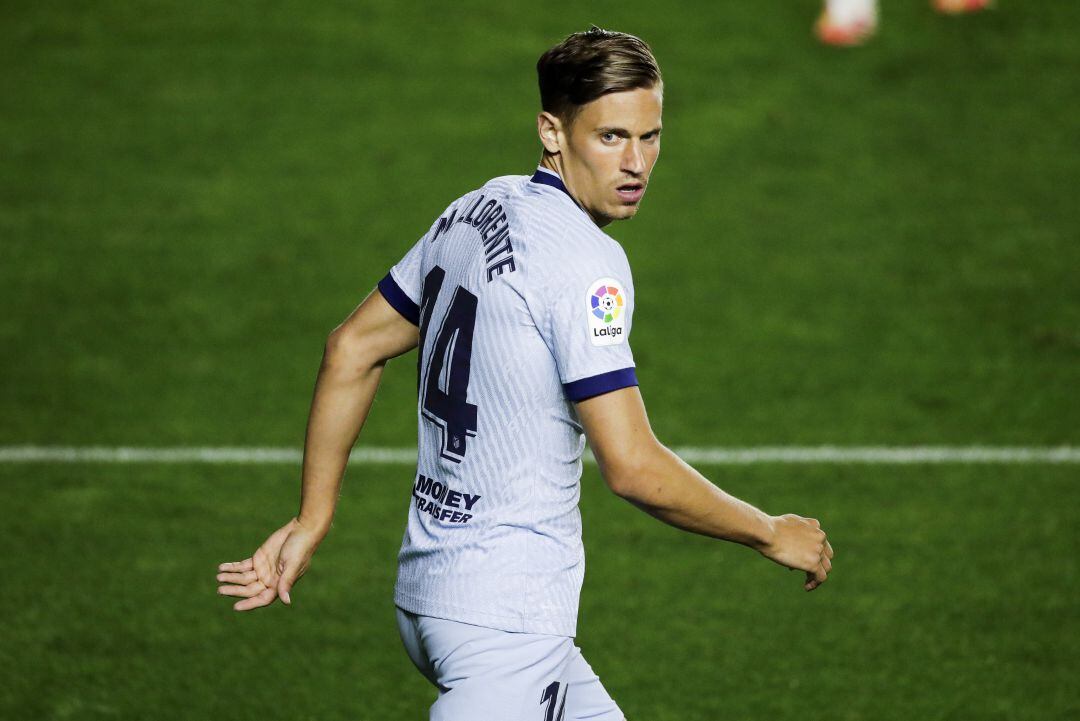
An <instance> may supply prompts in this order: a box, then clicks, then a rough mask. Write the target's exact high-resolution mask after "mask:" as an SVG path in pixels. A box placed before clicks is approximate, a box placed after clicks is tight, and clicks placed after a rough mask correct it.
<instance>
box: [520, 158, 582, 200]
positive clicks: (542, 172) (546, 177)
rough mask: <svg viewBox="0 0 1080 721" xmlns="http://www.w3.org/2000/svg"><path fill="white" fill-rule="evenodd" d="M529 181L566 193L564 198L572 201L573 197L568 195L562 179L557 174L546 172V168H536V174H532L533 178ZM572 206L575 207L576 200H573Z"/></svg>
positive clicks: (568, 192)
mask: <svg viewBox="0 0 1080 721" xmlns="http://www.w3.org/2000/svg"><path fill="white" fill-rule="evenodd" d="M529 180H531V181H532V182H534V183H540V184H541V185H550V186H551V187H552V188H558V189H559V190H561V191H562V192H564V193H566V196H567V197H568V198H570V200H574V196H572V195H570V191H569V190H567V189H566V185H565V184H563V182H562V178H560V177H559V174H558V173H556V172H554V171H551V170H548V169H547V168H543V167H540V168H537V169H536V172H535V173H533V176H532V177H531V178H529ZM574 205H577V201H576V200H574Z"/></svg>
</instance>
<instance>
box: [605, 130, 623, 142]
mask: <svg viewBox="0 0 1080 721" xmlns="http://www.w3.org/2000/svg"><path fill="white" fill-rule="evenodd" d="M618 137H619V136H617V135H616V134H615V133H613V132H611V131H610V130H609V131H607V132H604V133H600V140H601V141H602V142H604V143H607V144H608V145H611V144H612V143H614V142H615V141H616V140H617V139H618Z"/></svg>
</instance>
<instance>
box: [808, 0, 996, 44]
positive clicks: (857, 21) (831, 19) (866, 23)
mask: <svg viewBox="0 0 1080 721" xmlns="http://www.w3.org/2000/svg"><path fill="white" fill-rule="evenodd" d="M991 3H992V0H931V2H930V4H931V5H932V6H933V7H934V9H935V10H937V11H938V12H940V13H945V14H947V15H960V14H963V13H971V12H978V11H980V10H985V9H987V8H988V7H990V5H991ZM877 26H878V3H877V0H825V5H824V7H823V8H822V10H821V15H820V16H819V17H818V19H817V22H816V23H815V24H814V33H815V34H816V35H817V37H818V40H820V41H821V42H823V43H825V44H826V45H835V46H838V47H854V46H856V45H862V44H863V43H865V42H866V41H867V40H869V39H870V38H871V37H873V35H874V33H875V32H877Z"/></svg>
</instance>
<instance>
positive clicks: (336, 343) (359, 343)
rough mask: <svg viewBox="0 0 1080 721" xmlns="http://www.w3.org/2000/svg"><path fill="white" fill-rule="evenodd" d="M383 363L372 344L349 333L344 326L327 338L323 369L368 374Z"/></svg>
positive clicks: (336, 329)
mask: <svg viewBox="0 0 1080 721" xmlns="http://www.w3.org/2000/svg"><path fill="white" fill-rule="evenodd" d="M382 363H383V360H382V359H380V358H378V357H377V354H375V353H373V352H372V347H371V344H370V343H367V342H365V340H364V339H363V338H358V337H357V336H356V335H355V334H350V333H348V332H347V331H346V330H345V329H344V327H343V326H339V327H337V328H335V329H334V330H333V331H331V332H330V335H329V336H327V338H326V347H325V349H324V350H323V368H329V369H339V370H345V371H347V372H350V373H366V372H368V371H370V370H371V369H373V368H375V367H377V366H380V365H382Z"/></svg>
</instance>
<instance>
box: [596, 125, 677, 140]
mask: <svg viewBox="0 0 1080 721" xmlns="http://www.w3.org/2000/svg"><path fill="white" fill-rule="evenodd" d="M662 130H663V128H662V127H656V128H653V129H652V130H650V131H649V132H647V133H642V135H659V134H660V131H662ZM596 132H597V133H600V134H603V133H611V134H613V135H618V136H619V137H620V138H629V137H630V131H629V130H627V129H626V128H612V127H600V128H597V129H596Z"/></svg>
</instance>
